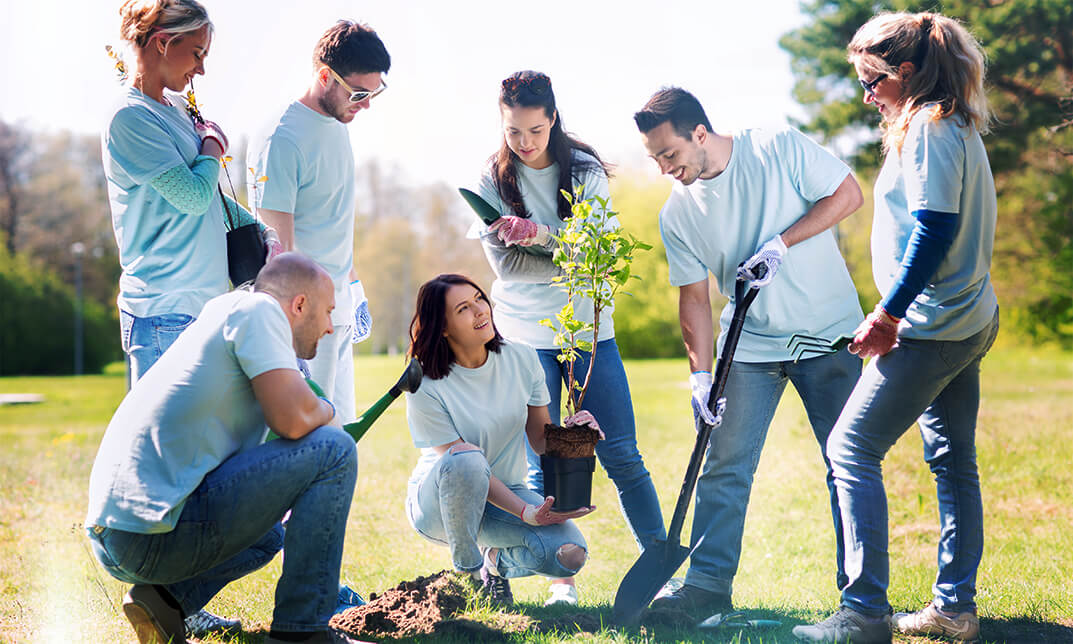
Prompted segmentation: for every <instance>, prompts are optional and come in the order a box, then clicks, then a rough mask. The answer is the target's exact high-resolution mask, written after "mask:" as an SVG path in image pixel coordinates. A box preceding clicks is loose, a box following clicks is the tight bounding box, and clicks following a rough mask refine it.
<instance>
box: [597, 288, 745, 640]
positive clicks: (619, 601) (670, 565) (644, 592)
mask: <svg viewBox="0 0 1073 644" xmlns="http://www.w3.org/2000/svg"><path fill="white" fill-rule="evenodd" d="M760 277H762V275H757V279H759V278H760ZM757 293H759V290H758V287H755V286H751V283H750V281H749V280H747V279H744V278H743V277H742V276H741V275H740V273H739V276H738V279H737V280H736V281H735V283H734V302H735V305H734V318H733V319H732V320H731V322H730V327H729V329H728V330H727V336H726V341H725V342H724V343H723V351H722V353H720V354H719V361H718V362H717V363H716V366H715V378H714V382H713V384H712V391H711V393H710V394H709V396H708V408H709V409H711V410H712V413H713V414H715V413H717V412H716V406H717V404H718V400H719V399H720V398H722V397H723V389H724V387H725V386H726V382H727V375H728V374H729V373H730V363H731V361H732V360H733V358H734V349H736V348H737V346H738V338H739V337H740V336H741V329H742V327H743V326H744V325H745V312H746V311H747V310H748V309H749V305H750V304H752V303H753V300H754V299H756V295H757ZM697 423H698V424H699V430H698V431H697V442H696V444H695V445H694V446H693V454H692V456H690V458H689V467H688V468H687V469H686V476H685V480H684V481H682V491H681V492H680V493H679V494H678V503H677V505H675V507H674V516H673V517H672V518H671V526H670V528H669V529H668V530H667V540H666V541H656V542H655V543H653V544H652V545H650V546H648V547H647V548H645V551H644V552H643V553H641V557H640V558H639V559H638V560H637V562H636V563H634V564H633V567H632V568H630V569H629V571H628V572H627V573H626V576H625V577H623V578H622V582H621V583H620V584H619V586H618V592H617V593H616V594H615V606H614V620H615V623H616V624H620V625H623V626H629V625H632V624H635V623H636V622H637V619H638V618H639V617H640V615H641V611H642V610H644V609H645V607H646V606H648V604H649V603H650V602H651V601H652V600H653V599H654V598H655V596H656V593H658V592H659V589H660V588H662V587H663V584H665V583H667V581H669V580H670V578H671V577H672V576H673V575H674V573H675V572H676V571H677V570H678V568H679V567H681V565H682V563H683V562H684V561H685V560H686V558H687V557H689V555H691V554H692V553H693V550H695V549H696V548H697V546H699V545H700V544H701V542H702V541H703V540H704V537H703V535H702V536H701V538H700V539H698V540H697V542H696V543H694V544H693V546H692V547H690V548H687V547H685V546H683V545H681V544H680V543H679V541H680V538H681V535H682V524H683V523H685V518H686V511H687V510H688V509H689V502H690V500H691V499H692V498H693V489H694V488H695V487H696V485H697V477H698V476H699V475H700V466H701V462H702V461H703V460H704V453H705V451H706V450H707V447H708V439H709V438H710V437H711V434H712V429H713V428H712V426H711V425H709V424H707V423H705V422H704V421H702V420H700V419H698V420H697Z"/></svg>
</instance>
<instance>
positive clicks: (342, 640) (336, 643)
mask: <svg viewBox="0 0 1073 644" xmlns="http://www.w3.org/2000/svg"><path fill="white" fill-rule="evenodd" d="M305 642H307V644H369V643H368V642H366V641H364V640H356V639H354V638H353V637H350V636H349V635H347V634H346V633H344V632H342V631H337V630H335V629H334V628H329V629H328V630H326V631H321V632H319V633H316V634H314V635H313V637H312V638H311V639H308V640H305ZM264 644H288V640H281V639H276V638H275V637H272V633H269V634H268V637H266V638H265V641H264Z"/></svg>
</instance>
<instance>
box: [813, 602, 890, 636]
mask: <svg viewBox="0 0 1073 644" xmlns="http://www.w3.org/2000/svg"><path fill="white" fill-rule="evenodd" d="M793 634H794V637H796V638H797V639H799V640H801V641H802V642H829V643H831V644H848V643H850V642H852V644H888V643H889V642H890V641H891V632H890V616H888V615H883V616H882V617H869V616H868V615H865V614H864V613H858V612H857V611H855V610H853V609H852V608H846V607H845V606H843V607H842V608H839V609H838V612H837V613H835V614H834V615H831V616H830V617H828V618H827V619H825V620H823V621H822V622H820V623H819V624H810V625H807V626H804V625H803V626H794V630H793Z"/></svg>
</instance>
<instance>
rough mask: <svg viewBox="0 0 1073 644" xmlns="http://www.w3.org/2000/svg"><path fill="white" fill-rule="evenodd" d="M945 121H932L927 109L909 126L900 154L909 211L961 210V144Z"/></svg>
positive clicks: (962, 172)
mask: <svg viewBox="0 0 1073 644" xmlns="http://www.w3.org/2000/svg"><path fill="white" fill-rule="evenodd" d="M947 121H949V119H943V120H942V121H934V120H932V118H931V110H929V109H922V110H920V111H919V112H918V113H917V114H916V115H915V116H914V117H913V120H912V122H910V124H909V130H908V132H906V135H905V141H903V143H902V153H901V161H902V178H903V179H904V181H905V197H906V205H907V206H908V207H909V212H913V211H916V210H932V211H935V212H947V213H954V212H958V211H959V210H961V188H962V180H963V178H964V177H963V174H964V168H965V145H964V142H963V141H961V139H960V137H959V136H958V129H957V128H955V127H953V125H952V124H951V123H949V122H947Z"/></svg>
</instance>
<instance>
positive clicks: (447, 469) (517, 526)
mask: <svg viewBox="0 0 1073 644" xmlns="http://www.w3.org/2000/svg"><path fill="white" fill-rule="evenodd" d="M490 476H491V470H490V469H489V467H488V461H487V460H486V459H485V458H484V454H483V453H481V452H479V451H477V450H469V451H458V452H457V453H453V452H451V451H448V452H447V453H445V454H444V455H443V456H442V457H440V459H439V460H438V461H437V462H436V464H435V465H434V466H433V467H432V468H431V469H430V470H429V471H428V473H427V474H426V475H425V478H424V479H422V480H421V481H419V482H411V483H410V485H409V489H408V490H407V494H406V516H407V517H408V518H409V519H410V525H412V526H413V527H414V529H415V530H417V532H418V533H419V534H420V535H421V536H423V537H425V538H426V539H428V540H429V541H432V542H433V543H438V544H441V545H445V546H447V547H448V548H449V549H450V550H451V561H452V564H453V565H454V568H455V570H461V571H467V572H472V571H474V570H480V568H481V565H482V563H483V558H482V555H481V548H487V547H492V548H499V561H498V565H497V566H496V567H497V568H498V569H499V574H500V575H502V576H503V577H508V578H509V577H527V576H529V575H534V574H540V575H544V576H545V577H552V578H558V577H571V576H573V575H574V574H575V573H577V570H571V569H568V568H566V567H564V566H563V565H562V564H561V563H560V562H559V559H558V558H557V555H558V552H559V549H560V548H561V547H563V546H564V545H566V544H575V545H577V546H580V547H581V548H584V549H585V550H588V546H587V545H586V543H585V537H583V536H582V535H581V531H580V530H578V529H577V526H575V525H574V522H573V521H567V522H565V523H560V524H558V525H548V526H531V525H529V524H527V523H525V522H524V521H522V520H521V519H520V518H519V517H516V516H514V515H513V514H510V513H509V512H505V511H503V510H501V509H499V508H497V507H495V506H494V505H492V504H491V503H489V502H488V500H487V499H488V481H489V477H490ZM511 490H513V492H514V493H515V494H517V495H518V496H520V497H521V498H522V499H523V500H524V501H525V502H526V503H532V504H534V505H539V504H540V503H541V502H542V501H543V499H542V498H541V497H540V496H539V495H538V494H537V493H536V492H533V491H532V490H530V489H528V488H527V487H525V486H524V485H519V486H512V487H511Z"/></svg>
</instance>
